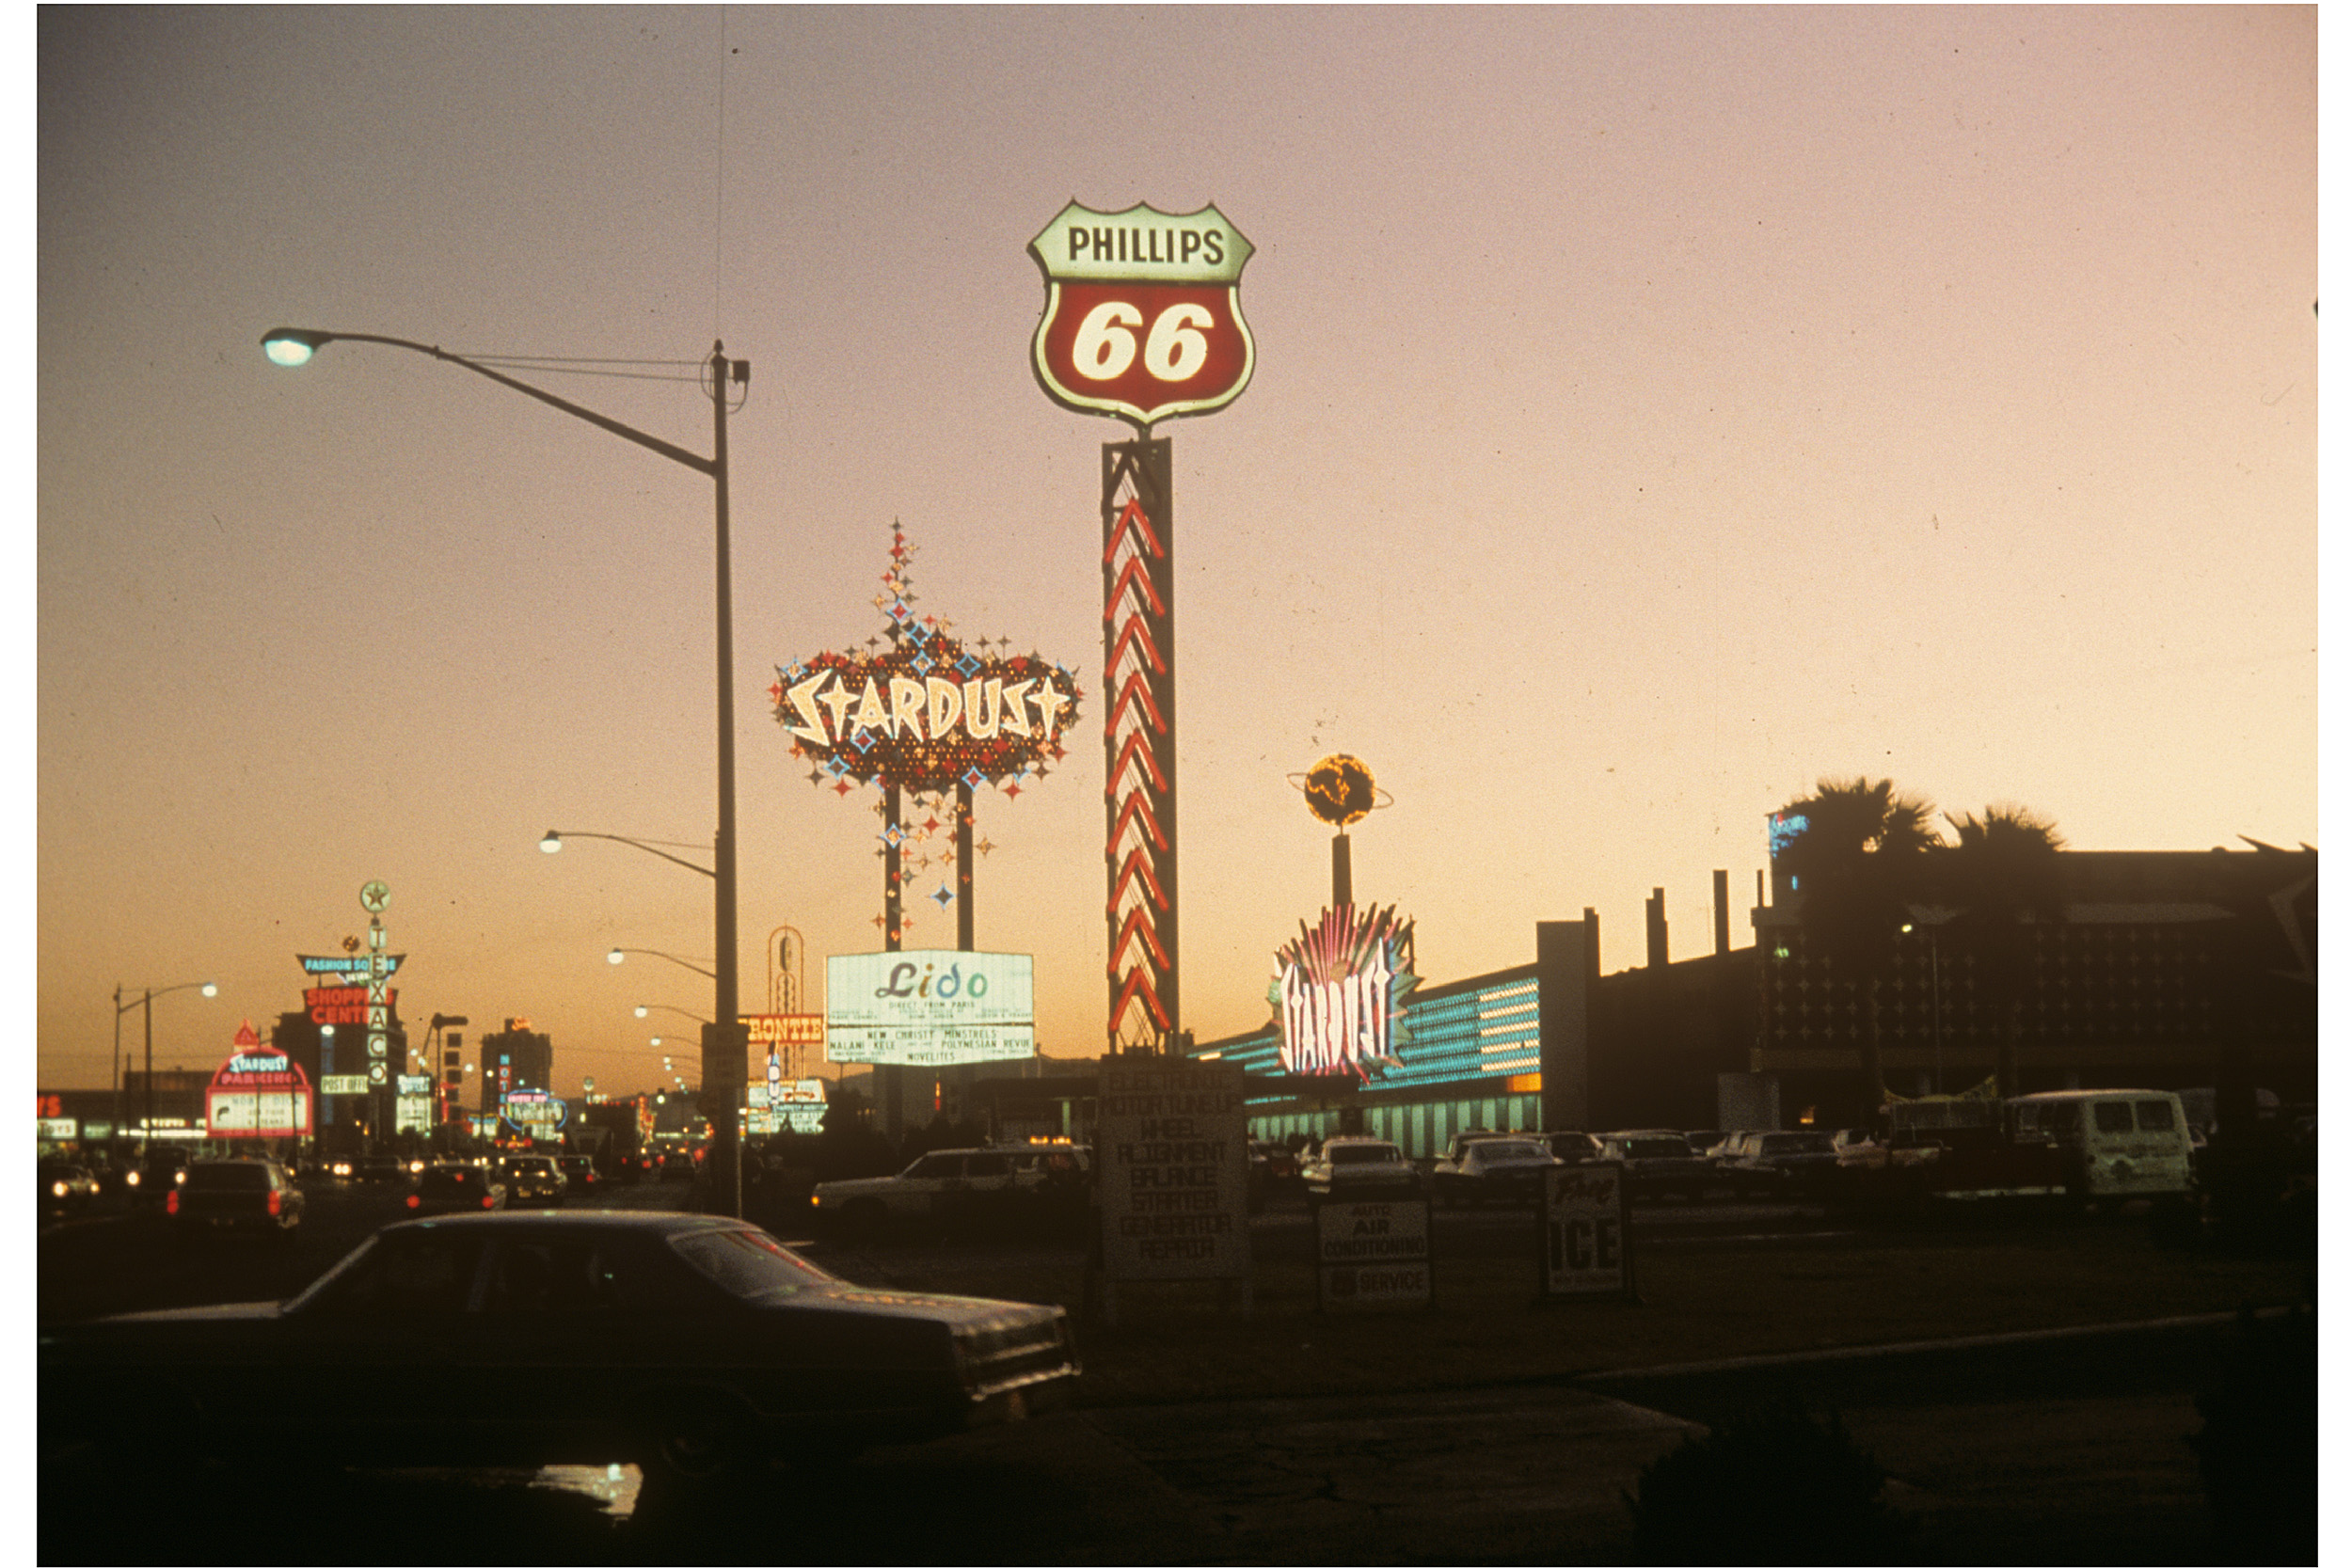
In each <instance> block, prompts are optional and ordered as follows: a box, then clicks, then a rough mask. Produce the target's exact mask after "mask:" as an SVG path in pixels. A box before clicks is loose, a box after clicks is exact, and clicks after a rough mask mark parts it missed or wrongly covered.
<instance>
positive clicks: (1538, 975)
mask: <svg viewBox="0 0 2352 1568" xmlns="http://www.w3.org/2000/svg"><path fill="white" fill-rule="evenodd" d="M1775 842H1778V840H1777V839H1776V840H1775ZM2249 842H2250V841H2249ZM2059 862H2060V866H2061V871H2062V876H2063V888H2064V916H2065V917H2064V919H2063V921H2061V922H2057V923H2050V924H2045V925H2042V926H2039V927H2034V928H2033V931H2032V936H2031V939H2030V943H2031V962H2030V977H2029V978H2028V979H2026V980H2025V981H2024V982H2023V983H2022V993H2021V1001H2022V1007H2021V1009H2020V1014H2021V1033H2020V1038H2019V1042H2018V1063H2017V1065H2018V1077H2019V1085H2018V1087H2019V1090H2020V1091H2021V1092H2033V1091H2037V1090H2043V1089H2057V1088H2068V1087H2080V1088H2099V1087H2140V1088H2166V1089H2174V1090H2178V1091H2182V1092H2183V1098H2184V1100H2185V1102H2186V1103H2187V1104H2188V1105H2189V1106H2190V1115H2191V1117H2192V1118H2193V1119H2197V1120H2200V1121H2201V1122H2205V1123H2208V1124H2211V1123H2215V1122H2217V1121H2220V1120H2223V1119H2225V1118H2229V1117H2233V1116H2236V1115H2245V1116H2256V1115H2266V1114H2271V1113H2272V1112H2273V1111H2274V1110H2276V1111H2280V1112H2286V1113H2291V1112H2292V1111H2293V1110H2294V1108H2296V1107H2297V1106H2304V1105H2311V1104H2313V1103H2315V1101H2316V1099H2317V1094H2318V1083H2317V1077H2318V1074H2317V1063H2318V1022H2317V1018H2318V1014H2317V975H2316V969H2315V961H2316V929H2317V910H2318V854H2317V852H2316V851H2315V850H2311V849H2309V848H2305V849H2302V850H2299V851H2298V850H2281V849H2277V848H2273V847H2268V846H2262V845H2256V846H2253V847H2250V848H2243V849H2237V850H2223V849H2216V850H2213V851H2211V852H2207V853H2194V852H2169V851H2159V852H2120V853H2075V852H2066V853H2062V854H2061V855H2060V856H2059ZM1767 875H1768V874H1767V873H1758V874H1757V879H1756V906H1755V907H1754V908H1753V909H1752V910H1751V911H1749V913H1748V918H1747V921H1746V924H1747V926H1748V927H1749V931H1748V932H1747V933H1743V934H1744V935H1748V936H1749V937H1750V938H1751V941H1750V942H1749V944H1748V945H1746V946H1743V947H1739V948H1734V947H1733V946H1732V944H1731V925H1732V922H1731V918H1730V909H1729V902H1728V886H1727V882H1728V879H1727V875H1726V874H1725V873H1724V872H1721V871H1718V872H1716V873H1715V874H1714V890H1713V892H1714V897H1713V911H1712V913H1713V917H1714V918H1713V939H1714V940H1713V942H1712V944H1711V950H1710V951H1708V952H1707V953H1705V954H1703V955H1701V956H1699V957H1695V958H1680V959H1675V958H1671V957H1670V956H1669V951H1668V940H1667V939H1668V928H1667V923H1666V911H1665V893H1664V890H1663V889H1660V890H1657V891H1655V892H1654V893H1653V894H1652V895H1651V896H1650V899H1649V901H1648V907H1647V910H1646V911H1645V919H1646V927H1647V939H1648V941H1647V949H1648V957H1647V961H1646V962H1645V963H1644V964H1643V965H1641V966H1640V967H1637V968H1633V969H1628V970H1624V971H1620V972H1618V973H1615V974H1601V973H1600V972H1599V967H1598V963H1597V953H1598V939H1599V917H1598V915H1597V913H1596V912H1595V911H1591V910H1586V911H1584V913H1583V918H1582V919H1581V920H1574V921H1547V922H1541V923H1539V924H1538V925H1537V926H1536V928H1535V930H1534V933H1533V937H1534V941H1533V943H1532V946H1533V948H1534V955H1533V958H1532V961H1530V962H1527V963H1524V964H1519V965H1516V966H1513V967H1511V968H1508V969H1502V970H1497V971H1495V972H1493V973H1491V974H1479V975H1472V976H1470V977H1467V978H1462V979H1454V980H1448V981H1445V982H1442V983H1432V982H1430V981H1428V980H1425V979H1423V978H1422V977H1420V976H1418V975H1416V974H1413V971H1412V947H1413V942H1412V926H1411V922H1410V921H1409V920H1404V919H1401V918H1399V917H1398V915H1397V914H1396V912H1395V911H1393V910H1382V909H1375V908H1365V907H1361V906H1344V907H1335V908H1328V909H1326V910H1325V911H1322V913H1321V914H1320V915H1319V916H1318V917H1317V919H1315V920H1314V921H1312V922H1302V923H1301V925H1300V927H1299V929H1298V932H1297V934H1296V936H1295V937H1294V938H1293V939H1292V940H1291V941H1289V942H1285V943H1284V944H1283V945H1282V947H1281V948H1280V949H1279V951H1278V952H1277V953H1276V954H1275V956H1274V958H1275V961H1274V971H1275V975H1274V979H1273V980H1272V982H1271V984H1270V985H1269V987H1268V993H1267V1001H1268V1019H1267V1022H1266V1023H1265V1024H1264V1025H1263V1027H1261V1028H1258V1029H1255V1030H1252V1031H1250V1032H1249V1033H1248V1034H1243V1035H1236V1036H1232V1037H1227V1038H1224V1039H1214V1040H1202V1041H1197V1042H1187V1045H1186V1049H1187V1051H1188V1053H1189V1054H1190V1055H1192V1056H1193V1057H1195V1058H1196V1059H1201V1060H1213V1061H1224V1062H1233V1063H1238V1064H1240V1066H1241V1067H1242V1068H1243V1069H1244V1071H1245V1073H1246V1075H1247V1077H1246V1082H1247V1083H1248V1089H1249V1131H1250V1135H1251V1136H1252V1137H1253V1138H1265V1139H1271V1140H1275V1141H1281V1140H1283V1139H1285V1138H1288V1137H1290V1136H1291V1135H1293V1134H1303V1135H1306V1136H1309V1137H1321V1136H1325V1135H1327V1134H1332V1133H1340V1132H1361V1133H1365V1134H1369V1135H1371V1136H1375V1137H1383V1138H1389V1139H1392V1140H1394V1141H1395V1142H1396V1143H1398V1144H1399V1145H1401V1146H1402V1147H1403V1148H1404V1150H1405V1152H1406V1155H1407V1156H1408V1157H1411V1158H1416V1159H1426V1158H1429V1157H1432V1156H1434V1155H1436V1154H1438V1153H1440V1152H1442V1151H1443V1149H1444V1148H1445V1144H1446V1141H1447V1139H1448V1138H1450V1137H1451V1136H1452V1135H1453V1134H1454V1133H1455V1132H1462V1131H1466V1130H1472V1129H1494V1130H1498V1131H1502V1130H1514V1129H1525V1130H1539V1129H1540V1130H1563V1129H1570V1128H1575V1129H1581V1130H1584V1131H1588V1132H1603V1131H1610V1130H1615V1129H1623V1128H1641V1127H1660V1128H1677V1129H1683V1130H1691V1129H1700V1128H1725V1129H1731V1128H1752V1127H1797V1126H1819V1127H1825V1128H1828V1127H1844V1126H1865V1125H1868V1124H1869V1123H1870V1122H1871V1120H1872V1119H1873V1113H1874V1112H1876V1111H1877V1110H1878V1109H1879V1107H1878V1106H1877V1105H1873V1104H1871V1103H1869V1101H1871V1099H1872V1098H1873V1097H1872V1095H1871V1094H1870V1093H1869V1091H1868V1090H1867V1088H1866V1086H1865V1078H1864V1070H1865V1030H1866V1024H1865V1022H1864V1017H1863V1014H1864V1010H1865V1009H1864V1007H1863V1005H1862V1003H1861V1001H1860V1000H1859V998H1858V997H1857V996H1856V994H1855V993H1854V990H1853V988H1852V987H1851V986H1849V985H1846V984H1843V983H1842V982H1841V981H1840V979H1839V978H1838V977H1836V976H1835V975H1832V974H1829V973H1828V972H1827V971H1826V969H1825V967H1824V965H1823V964H1822V963H1821V962H1820V959H1819V958H1816V957H1815V956H1813V955H1810V954H1808V952H1807V951H1806V943H1805V932H1804V924H1803V920H1802V908H1803V906H1802V903H1801V902H1800V900H1799V897H1798V894H1797V890H1796V889H1795V888H1794V887H1793V885H1792V884H1791V881H1790V879H1789V878H1788V877H1787V876H1786V875H1785V874H1783V873H1782V872H1780V871H1779V870H1778V869H1777V867H1775V869H1774V870H1773V871H1772V873H1770V874H1769V875H1770V885H1769V888H1768V885H1767ZM1933 895H1934V890H1933V889H1932V888H1929V889H1927V890H1925V893H1924V896H1925V897H1926V898H1927V899H1929V900H1932V898H1933ZM1955 912H1956V911H1953V910H1950V909H1947V908H1943V907H1940V906H1938V905H1936V904H1934V903H1933V902H1931V901H1928V902H1922V903H1920V904H1917V905H1915V906H1913V915H1914V919H1913V922H1912V926H1911V928H1910V929H1908V930H1907V931H1905V932H1904V933H1903V934H1901V935H1900V936H1899V937H1898V938H1897V939H1896V944H1897V949H1898V952H1897V958H1896V962H1895V967H1894V969H1893V970H1892V972H1891V973H1890V974H1889V975H1888V977H1887V978H1886V979H1884V980H1883V981H1882V983H1881V996H1880V1024H1879V1041H1880V1068H1881V1072H1882V1075H1883V1080H1884V1083H1885V1085H1886V1089H1887V1093H1888V1096H1889V1098H1890V1099H1914V1098H1922V1097H1926V1096H1931V1095H1935V1094H1939V1093H1941V1094H1965V1093H1969V1092H1971V1091H1974V1092H1975V1093H1977V1094H1979V1095H1982V1094H1987V1093H1990V1092H1991V1090H1990V1086H1989V1081H1990V1080H1991V1079H1992V1078H1993V1077H1994V1072H1995V1069H1996V1065H1997V1061H1998V1053H1999V1050H2000V1043H2001V1034H2002V1029H2003V1015H2004V1013H2005V1011H2006V1008H2005V1006H2003V1003H2002V999H2001V998H2000V997H1998V996H1996V995H1995V994H1994V991H1993V988H1992V987H1991V986H1990V985H1989V984H1987V983H1984V982H1983V981H1982V980H1981V979H1980V978H1979V975H1978V974H1977V972H1976V965H1975V962H1974V960H1973V959H1972V958H1971V957H1970V956H1969V954H1968V953H1967V952H1966V951H1965V947H1964V943H1963V942H1961V941H1960V940H1959V937H1958V934H1957V933H1956V932H1955V931H1953V930H1952V929H1950V928H1949V922H1950V921H1951V919H1952V917H1953V915H1954V913H1955ZM2201 1108H2202V1109H2201Z"/></svg>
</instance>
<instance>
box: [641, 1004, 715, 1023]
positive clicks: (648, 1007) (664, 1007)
mask: <svg viewBox="0 0 2352 1568" xmlns="http://www.w3.org/2000/svg"><path fill="white" fill-rule="evenodd" d="M657 1008H659V1009H660V1011H662V1012H665V1013H675V1014H677V1015H678V1017H680V1018H691V1019H692V1020H693V1021H694V1022H697V1023H708V1022H710V1020H708V1019H707V1018H705V1017H703V1015H702V1014H700V1013H690V1012H688V1011H687V1010H686V1009H685V1008H683V1007H673V1006H670V1005H669V1004H668V1003H667V1002H640V1003H639V1004H637V1016H638V1017H639V1018H643V1017H644V1016H645V1015H646V1014H647V1013H649V1012H652V1011H654V1010H655V1009H657Z"/></svg>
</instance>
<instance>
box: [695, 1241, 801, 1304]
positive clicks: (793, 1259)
mask: <svg viewBox="0 0 2352 1568" xmlns="http://www.w3.org/2000/svg"><path fill="white" fill-rule="evenodd" d="M670 1250H671V1251H673V1252H675V1253H676V1254H677V1255H678V1256H679V1257H680V1258H683V1259H686V1261H687V1263H688V1265H689V1266H691V1268H692V1269H693V1270H694V1272H695V1273H696V1274H699V1275H702V1276H703V1277H704V1278H706V1279H707V1280H709V1281H710V1282H711V1283H712V1284H714V1285H716V1286H718V1287H719V1288H720V1289H721V1290H723V1291H726V1292H727V1294H729V1295H731V1296H737V1297H740V1298H741V1299H743V1300H745V1301H751V1300H754V1299H755V1298H757V1297H759V1296H764V1295H769V1294H772V1293H773V1292H775V1291H803V1290H806V1289H807V1288H808V1287H810V1286H812V1285H831V1284H834V1283H837V1281H836V1280H835V1278H834V1275H830V1274H827V1273H826V1272H825V1271H824V1270H822V1269H820V1268H818V1266H817V1265H816V1264H814V1263H812V1262H810V1261H808V1260H807V1259H804V1258H803V1257H802V1256H801V1255H800V1254H798V1253H796V1252H794V1251H792V1250H791V1249H790V1248H788V1247H787V1246H785V1245H784V1244H783V1243H781V1242H778V1241H777V1240H776V1239H775V1238H774V1237H773V1236H771V1235H769V1234H768V1233H767V1232H766V1231H764V1230H753V1229H750V1228H748V1227H746V1228H744V1229H741V1230H734V1229H720V1228H712V1229H709V1230H690V1231H688V1232H686V1233H685V1234H684V1235H682V1236H673V1237H671V1238H670Z"/></svg>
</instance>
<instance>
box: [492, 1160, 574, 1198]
mask: <svg viewBox="0 0 2352 1568" xmlns="http://www.w3.org/2000/svg"><path fill="white" fill-rule="evenodd" d="M498 1180H501V1181H502V1182H504V1183H505V1184H506V1201H507V1203H508V1204H509V1205H511V1206H513V1207H515V1208H520V1207H522V1206H523V1205H524V1204H526V1203H548V1204H553V1203H561V1202H563V1201H564V1187H565V1185H566V1182H565V1180H564V1173H563V1172H562V1171H561V1170H559V1169H557V1168H556V1164H555V1162H554V1161H553V1160H552V1159H550V1158H548V1156H547V1155H545V1154H510V1155H508V1156H506V1158H504V1159H502V1160H501V1161H500V1162H499V1163H498Z"/></svg>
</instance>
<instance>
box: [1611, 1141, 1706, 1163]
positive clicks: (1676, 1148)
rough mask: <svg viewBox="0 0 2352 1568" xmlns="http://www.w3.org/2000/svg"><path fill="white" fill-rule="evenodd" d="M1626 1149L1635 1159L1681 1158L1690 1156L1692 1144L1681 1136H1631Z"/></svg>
mask: <svg viewBox="0 0 2352 1568" xmlns="http://www.w3.org/2000/svg"><path fill="white" fill-rule="evenodd" d="M1625 1151H1626V1155H1627V1157H1628V1158H1629V1159H1634V1160H1681V1159H1688V1158H1689V1157H1690V1153H1691V1146H1690V1145H1689V1144H1686V1143H1684V1142H1683V1141H1682V1140H1681V1139H1680V1138H1629V1139H1627V1140H1626V1146H1625Z"/></svg>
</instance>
